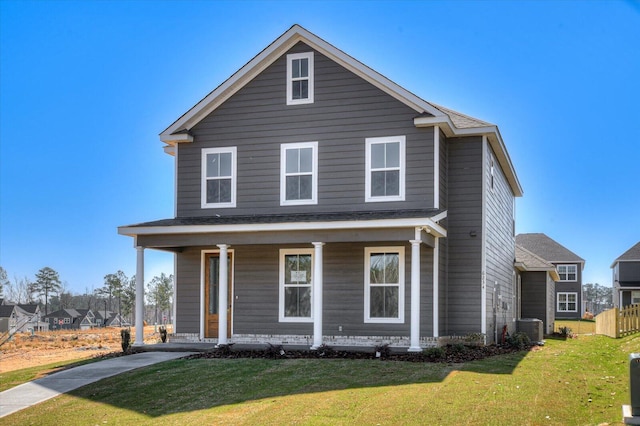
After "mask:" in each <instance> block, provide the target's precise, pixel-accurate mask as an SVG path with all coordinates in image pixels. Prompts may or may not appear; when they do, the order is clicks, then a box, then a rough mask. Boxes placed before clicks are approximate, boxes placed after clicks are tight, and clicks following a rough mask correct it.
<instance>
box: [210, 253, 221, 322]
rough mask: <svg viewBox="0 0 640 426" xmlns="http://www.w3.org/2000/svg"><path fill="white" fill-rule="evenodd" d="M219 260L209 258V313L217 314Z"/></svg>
mask: <svg viewBox="0 0 640 426" xmlns="http://www.w3.org/2000/svg"><path fill="white" fill-rule="evenodd" d="M219 266H220V258H218V257H211V258H209V313H210V314H217V313H218V279H219V274H220V271H219V269H218V267H219Z"/></svg>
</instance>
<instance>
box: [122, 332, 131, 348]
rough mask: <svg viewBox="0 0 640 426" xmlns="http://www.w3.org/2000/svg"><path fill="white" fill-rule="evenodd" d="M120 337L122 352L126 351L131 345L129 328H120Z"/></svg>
mask: <svg viewBox="0 0 640 426" xmlns="http://www.w3.org/2000/svg"><path fill="white" fill-rule="evenodd" d="M120 338H121V339H122V342H121V344H122V352H123V353H127V352H128V351H129V348H130V347H131V330H129V329H128V328H123V329H122V330H120Z"/></svg>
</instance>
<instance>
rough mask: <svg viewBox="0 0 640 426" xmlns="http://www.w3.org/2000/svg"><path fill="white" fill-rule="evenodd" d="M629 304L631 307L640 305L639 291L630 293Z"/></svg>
mask: <svg viewBox="0 0 640 426" xmlns="http://www.w3.org/2000/svg"><path fill="white" fill-rule="evenodd" d="M631 304H632V305H637V304H640V291H632V292H631Z"/></svg>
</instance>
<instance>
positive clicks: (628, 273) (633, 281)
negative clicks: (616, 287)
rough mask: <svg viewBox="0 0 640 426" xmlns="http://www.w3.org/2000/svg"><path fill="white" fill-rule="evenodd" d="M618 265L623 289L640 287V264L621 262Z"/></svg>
mask: <svg viewBox="0 0 640 426" xmlns="http://www.w3.org/2000/svg"><path fill="white" fill-rule="evenodd" d="M618 265H619V266H618V280H619V281H620V286H621V287H624V286H637V285H640V262H619V263H618Z"/></svg>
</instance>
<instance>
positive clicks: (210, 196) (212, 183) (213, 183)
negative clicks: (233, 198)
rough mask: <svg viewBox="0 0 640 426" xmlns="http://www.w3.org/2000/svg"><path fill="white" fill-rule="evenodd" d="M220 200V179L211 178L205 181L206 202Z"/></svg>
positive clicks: (217, 201)
mask: <svg viewBox="0 0 640 426" xmlns="http://www.w3.org/2000/svg"><path fill="white" fill-rule="evenodd" d="M219 202H220V180H218V179H211V180H208V181H207V203H219Z"/></svg>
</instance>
